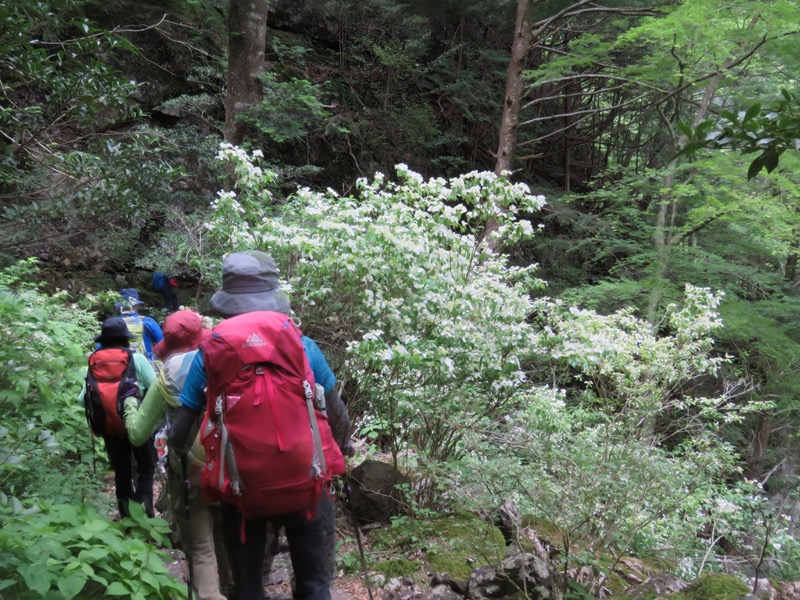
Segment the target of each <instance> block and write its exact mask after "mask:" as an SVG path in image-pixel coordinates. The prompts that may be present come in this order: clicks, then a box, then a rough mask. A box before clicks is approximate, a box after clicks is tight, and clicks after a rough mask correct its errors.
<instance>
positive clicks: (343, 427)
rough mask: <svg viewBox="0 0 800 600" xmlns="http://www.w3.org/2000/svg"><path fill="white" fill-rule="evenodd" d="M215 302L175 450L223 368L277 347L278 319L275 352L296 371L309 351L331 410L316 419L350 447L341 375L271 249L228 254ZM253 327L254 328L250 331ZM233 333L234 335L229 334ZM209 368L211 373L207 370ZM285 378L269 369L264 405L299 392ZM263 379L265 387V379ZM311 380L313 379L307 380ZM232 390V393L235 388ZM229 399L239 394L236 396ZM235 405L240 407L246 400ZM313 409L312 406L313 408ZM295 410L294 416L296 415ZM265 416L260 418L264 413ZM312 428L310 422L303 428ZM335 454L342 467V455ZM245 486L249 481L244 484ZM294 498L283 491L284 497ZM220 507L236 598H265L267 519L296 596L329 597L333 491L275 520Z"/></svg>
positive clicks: (226, 504)
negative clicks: (302, 323) (304, 327)
mask: <svg viewBox="0 0 800 600" xmlns="http://www.w3.org/2000/svg"><path fill="white" fill-rule="evenodd" d="M211 306H212V308H213V309H214V311H215V312H217V313H218V314H220V315H222V316H224V317H226V319H227V320H226V321H223V322H222V323H220V324H219V325H218V326H217V328H215V330H214V331H215V333H214V334H212V338H211V339H210V340H209V341H208V342H207V343H206V344H203V345H202V346H201V348H200V351H199V352H197V354H196V355H195V358H194V361H193V363H192V366H191V368H190V369H189V374H188V376H187V378H186V383H185V385H184V387H183V392H182V393H181V396H180V402H181V408H180V410H179V412H178V416H177V417H176V419H175V421H174V422H173V424H172V428H171V430H170V436H169V444H170V448H172V449H173V450H178V451H179V452H180V451H182V449H184V448H185V447H186V445H187V441H191V437H190V433H189V432H190V431H191V426H192V424H193V423H195V421H196V419H197V417H198V416H199V415H200V414H201V413H203V412H204V411H205V410H206V403H207V401H209V402H210V401H212V400H211V399H210V398H209V399H208V400H207V398H206V392H205V390H206V388H208V389H209V390H211V391H209V394H212V391H213V390H214V389H215V386H218V387H220V388H224V387H225V386H226V385H227V384H226V381H227V378H226V375H224V373H227V371H228V370H232V371H235V372H242V371H241V370H239V371H237V370H238V369H239V365H240V363H244V364H251V363H250V361H249V360H248V359H247V358H245V357H252V358H254V359H258V360H253V361H252V362H253V363H255V362H261V359H262V358H263V355H262V352H266V350H263V349H265V348H275V347H277V345H274V344H276V340H277V339H278V338H277V337H275V334H274V332H275V331H277V330H278V329H279V325H280V324H281V323H282V324H283V325H282V328H281V329H280V330H281V331H284V330H285V331H286V332H287V334H286V335H287V338H285V340H286V342H285V344H286V345H284V346H282V350H281V351H280V352H276V353H275V355H278V354H283V355H285V356H289V355H291V357H292V359H293V361H292V363H291V366H292V368H293V369H296V365H297V362H296V361H294V359H296V358H297V356H296V354H295V352H298V351H299V353H300V356H301V357H302V355H303V352H305V355H306V356H307V358H308V365H307V366H310V368H311V371H312V372H313V376H314V377H313V380H314V381H315V382H316V383H318V384H320V386H322V387H323V388H324V391H325V401H326V402H325V404H326V406H325V407H324V408H326V409H327V419H326V420H324V421H321V422H319V423H318V425H319V427H320V428H327V427H330V433H328V435H329V436H330V435H331V433H332V434H333V435H332V437H333V439H334V440H335V442H336V444H334V445H332V446H336V445H338V446H339V448H344V447H346V446H347V441H348V437H349V428H350V419H349V415H348V414H347V409H346V408H345V406H344V403H343V402H342V400H341V398H339V396H338V394H337V393H336V389H335V383H336V377H335V376H334V375H333V372H332V371H331V369H330V366H329V365H328V363H327V361H326V360H325V357H324V356H323V355H322V352H321V351H320V349H319V347H318V346H317V345H316V344H315V343H314V342H313V341H312V340H311V339H309V338H308V337H306V336H302V337H301V336H300V333H299V331H298V330H297V329H296V327H294V325H293V323H292V322H291V321H290V319H289V318H288V316H286V315H288V314H289V313H290V312H291V305H290V303H289V298H288V297H287V296H286V294H285V292H284V291H283V290H282V289H281V285H280V281H279V279H278V268H277V265H276V263H275V260H274V259H273V258H272V257H271V256H270V255H269V254H267V253H266V252H261V251H256V250H254V251H248V252H236V253H233V254H231V255H229V256H227V257H226V258H225V260H224V261H223V265H222V285H221V287H220V289H219V290H217V291H216V292H215V293H214V295H213V297H212V298H211ZM251 313H257V314H251ZM275 313H280V314H281V315H283V316H284V318H283V319H280V318H277V317H276V314H275ZM267 323H269V325H267ZM251 325H252V326H253V329H250V326H251ZM255 330H257V331H258V332H260V333H261V334H262V335H263V337H260V336H259V335H258V334H257V333H255V332H254V331H255ZM290 332H291V333H290ZM229 334H230V336H231V337H226V336H228V335H229ZM240 336H242V337H243V338H244V339H245V342H244V343H243V344H241V348H240V344H239V342H238V340H239V337H240ZM234 337H235V338H236V339H237V342H236V344H235V345H232V344H234V342H232V341H229V340H232V339H233V338H234ZM298 338H299V339H300V341H301V343H302V348H298V346H299V344H297V341H298ZM226 344H228V346H229V348H230V349H233V351H232V352H229V351H228V350H227V349H226V350H223V347H224V346H225V345H226ZM239 351H241V353H242V354H241V355H240V356H238V357H235V356H233V354H235V353H237V352H239ZM206 359H207V362H206ZM303 362H305V361H303ZM207 366H208V368H209V370H208V371H206V368H207ZM253 371H255V370H254V369H250V370H248V373H249V372H253ZM262 372H263V371H262ZM272 377H275V378H276V381H273V380H272V379H271V378H272ZM280 377H281V375H280V373H278V372H277V371H271V374H270V379H268V380H267V381H268V383H267V385H265V386H264V388H263V392H259V393H263V394H265V397H266V398H268V399H270V400H269V402H268V403H264V404H261V405H262V406H270V405H271V402H272V400H271V398H272V397H271V396H269V394H276V393H277V391H276V390H281V389H285V390H288V391H286V392H285V393H286V394H287V395H288V394H294V393H296V392H295V390H294V388H293V387H285V388H281V383H283V382H284V381H283V380H281V379H280ZM285 381H286V382H288V381H292V382H296V381H297V380H289V379H287V380H285ZM258 383H259V385H260V380H259V382H258ZM306 383H308V382H307V381H306ZM248 389H249V388H248ZM255 389H258V388H255ZM221 393H222V392H221ZM231 393H232V394H233V392H231ZM230 398H232V399H235V398H238V397H237V396H235V395H231V396H230ZM259 398H261V396H259ZM234 401H236V400H231V402H234ZM259 404H260V402H259ZM236 406H237V407H241V406H242V405H241V404H238V405H236ZM240 410H241V408H240ZM310 410H312V411H313V409H310ZM320 410H322V409H320ZM248 414H253V413H248ZM264 414H266V413H264ZM287 414H289V413H283V418H284V419H288V417H287V416H286V415H287ZM291 414H292V415H294V413H291ZM306 417H308V415H306ZM238 418H239V419H240V423H241V421H243V420H245V419H244V418H243V417H242V414H241V413H240V414H239V417H238ZM260 418H263V417H262V416H259V419H260ZM292 423H294V422H292ZM282 426H286V427H289V428H288V429H286V431H292V429H291V424H290V422H289V421H288V420H286V421H282ZM307 426H308V423H307V422H306V424H305V427H307ZM245 427H246V424H245ZM312 427H313V426H312ZM328 439H330V438H328ZM229 443H230V442H229ZM298 445H299V444H298ZM329 448H330V447H329V446H326V447H325V450H324V454H325V455H326V462H327V464H328V465H333V462H328V461H327V458H328V451H329ZM339 452H340V451H339V449H336V451H335V452H333V454H337V453H339ZM258 456H259V454H258V453H256V452H253V453H251V454H250V456H249V458H251V459H254V460H256V461H257V459H258ZM253 457H255V458H253ZM338 459H339V461H340V464H341V466H342V468H343V460H342V458H341V454H340V453H339V454H338ZM226 462H227V461H226ZM239 466H242V465H241V464H240V465H239ZM285 468H286V467H285V465H284V464H278V463H271V464H270V465H266V464H265V465H264V468H263V469H255V470H256V471H258V472H259V473H261V472H268V471H270V470H274V471H277V470H278V469H285ZM330 472H333V466H331V471H329V472H328V473H330ZM292 481H293V480H292ZM326 481H327V480H326ZM244 485H245V486H246V485H247V484H246V482H244ZM279 496H280V493H277V492H276V493H273V494H272V497H271V498H270V501H271V502H273V503H275V502H276V500H275V499H276V498H278V497H279ZM295 497H296V496H291V495H288V496H286V498H295ZM312 497H313V495H312ZM281 506H282V505H281ZM221 508H222V518H223V529H224V533H225V536H226V537H225V543H226V548H227V550H228V555H229V559H230V563H231V568H232V569H233V573H234V578H235V580H236V592H237V597H238V598H239V599H240V600H251V599H255V600H261V599H262V598H263V593H264V591H263V585H262V579H261V573H262V564H263V562H264V557H265V549H266V548H265V541H266V538H267V527H268V524H269V523H272V525H273V527H274V529H275V531H277V530H278V528H280V527H281V526H285V529H286V534H287V539H288V542H289V547H290V550H291V558H292V567H293V569H294V574H295V597H303V598H308V599H314V600H329V599H330V590H329V588H330V583H331V580H332V576H333V560H332V559H333V555H334V547H335V546H334V545H335V530H334V526H335V521H334V518H333V515H334V511H333V502H332V500H331V498H330V496H329V495H326V494H322V495H321V497H320V499H319V504H318V506H316V507H312V510H306V507H305V506H297V505H296V504H295V505H292V510H294V511H295V512H288V513H285V512H283V509H281V514H278V515H277V516H274V517H273V516H269V517H260V516H251V515H250V513H246V512H245V511H244V509H240V507H239V505H237V504H235V503H233V502H230V501H229V499H226V498H225V497H223V500H222V505H221ZM313 508H316V510H313ZM245 514H248V516H245ZM270 514H273V513H270Z"/></svg>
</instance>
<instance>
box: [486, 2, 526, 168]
mask: <svg viewBox="0 0 800 600" xmlns="http://www.w3.org/2000/svg"><path fill="white" fill-rule="evenodd" d="M532 14H533V0H519V2H518V4H517V20H516V25H515V26H514V42H513V44H512V45H511V59H510V60H509V62H508V72H507V75H506V94H505V97H504V99H503V117H502V120H501V121H500V134H499V137H500V143H499V145H498V148H497V157H496V160H495V167H494V172H495V173H497V174H498V175H499V174H500V173H501V172H503V171H510V170H511V167H512V165H513V163H514V153H515V152H516V147H517V129H518V127H519V111H520V100H521V99H522V92H523V91H524V89H525V83H524V81H523V80H522V72H523V71H524V70H525V66H526V63H527V59H528V51H529V50H530V47H531V43H532V42H533V22H532Z"/></svg>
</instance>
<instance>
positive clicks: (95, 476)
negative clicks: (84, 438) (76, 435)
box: [89, 431, 97, 479]
mask: <svg viewBox="0 0 800 600" xmlns="http://www.w3.org/2000/svg"><path fill="white" fill-rule="evenodd" d="M89 436H90V437H91V438H92V477H94V478H95V479H96V478H97V467H96V466H95V464H94V455H95V454H96V453H97V452H96V450H95V449H94V431H90V432H89Z"/></svg>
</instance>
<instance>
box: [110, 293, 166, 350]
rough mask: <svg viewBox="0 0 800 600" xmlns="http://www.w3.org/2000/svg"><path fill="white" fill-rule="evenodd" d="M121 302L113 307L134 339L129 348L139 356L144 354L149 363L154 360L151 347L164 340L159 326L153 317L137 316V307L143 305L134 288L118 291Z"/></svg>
mask: <svg viewBox="0 0 800 600" xmlns="http://www.w3.org/2000/svg"><path fill="white" fill-rule="evenodd" d="M119 295H120V296H122V301H120V302H115V303H114V306H115V307H116V309H117V310H118V311H119V312H120V315H121V316H122V318H123V319H125V323H126V325H127V326H128V330H129V331H130V332H131V334H133V336H134V338H133V341H132V342H131V347H132V348H133V349H134V350H135V351H136V352H139V353H140V354H144V355H145V356H146V357H147V360H149V361H150V362H151V363H152V362H153V360H154V357H153V346H155V345H156V344H157V343H158V342H160V341H161V340H163V339H164V334H163V332H162V331H161V326H160V325H159V324H158V323H157V322H156V320H155V319H154V318H153V317H147V316H144V315H140V314H139V312H138V311H139V307H140V306H141V305H143V304H144V302H142V301H141V300H140V299H139V291H138V290H137V289H136V288H124V289H121V290H120V291H119Z"/></svg>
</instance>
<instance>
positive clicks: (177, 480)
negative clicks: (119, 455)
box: [124, 310, 234, 600]
mask: <svg viewBox="0 0 800 600" xmlns="http://www.w3.org/2000/svg"><path fill="white" fill-rule="evenodd" d="M163 331H164V339H163V340H161V341H160V342H158V343H157V344H156V345H155V346H154V347H153V352H154V353H155V355H156V356H157V357H158V359H159V360H161V362H162V367H161V370H160V371H159V373H158V378H157V380H156V382H155V384H154V385H152V386H151V387H150V389H149V390H148V391H147V395H146V396H145V397H144V400H143V401H142V403H141V406H140V405H139V403H138V402H137V401H136V400H135V399H133V398H129V399H127V400H125V404H124V419H125V428H126V429H127V431H128V439H129V440H130V441H131V444H134V445H135V444H142V443H145V442H147V440H149V439H152V436H153V434H154V433H155V432H156V430H157V429H159V427H160V426H161V425H162V424H163V425H164V426H163V428H161V431H160V432H159V434H158V436H157V437H160V436H162V435H164V434H166V433H167V432H168V431H169V427H170V426H171V424H172V420H173V419H174V417H175V414H176V413H177V410H178V407H179V406H180V403H179V401H178V397H179V396H180V393H181V389H183V384H184V381H185V380H186V374H187V373H188V371H189V366H190V365H191V364H192V359H193V358H194V355H195V354H196V353H197V348H198V346H199V345H200V342H202V341H203V340H205V339H207V338H208V337H209V336H210V335H211V330H210V329H206V328H204V327H203V323H202V321H201V319H200V315H198V314H197V313H196V312H192V311H190V310H182V311H178V312H174V313H172V314H171V315H170V316H169V317H167V319H166V320H165V321H164V330H163ZM195 440H196V437H195ZM166 458H167V462H168V468H167V483H166V489H167V498H168V501H169V507H170V509H171V511H172V514H173V515H174V516H175V522H176V525H177V527H178V534H179V536H180V540H181V544H182V545H183V549H184V552H185V553H186V555H187V557H190V558H191V565H192V568H191V572H190V573H189V578H190V580H191V586H192V590H193V592H194V596H195V597H196V598H197V600H225V597H226V595H227V594H230V593H232V592H233V591H234V583H233V574H232V573H231V568H230V565H229V563H228V556H227V554H226V552H225V545H224V542H223V538H222V521H221V516H220V508H219V503H218V502H208V501H207V500H205V498H203V495H202V494H201V493H200V470H201V469H202V467H203V466H204V465H205V451H204V450H203V447H202V446H201V445H200V444H199V443H198V442H197V441H195V443H194V445H193V446H192V449H191V450H190V452H189V454H188V455H187V456H185V457H183V458H181V457H179V456H178V454H177V453H176V452H169V451H168V452H167V457H166ZM182 460H185V461H187V462H188V463H189V464H188V471H187V474H188V482H189V489H188V491H187V490H185V489H184V487H183V485H184V480H183V476H182V468H181V467H182V465H181V461H182ZM187 493H188V504H189V518H188V520H187V518H186V505H185V502H186V499H187V497H186V495H185V494H187Z"/></svg>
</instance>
